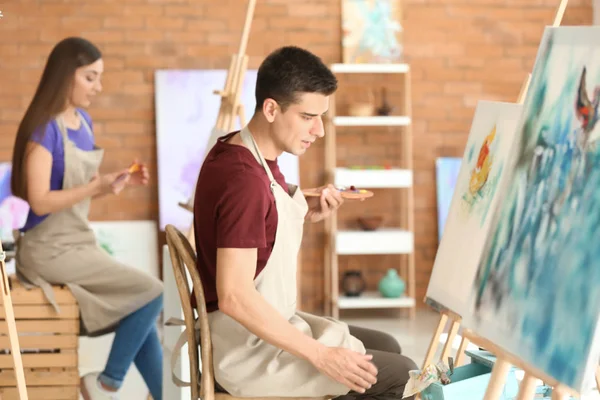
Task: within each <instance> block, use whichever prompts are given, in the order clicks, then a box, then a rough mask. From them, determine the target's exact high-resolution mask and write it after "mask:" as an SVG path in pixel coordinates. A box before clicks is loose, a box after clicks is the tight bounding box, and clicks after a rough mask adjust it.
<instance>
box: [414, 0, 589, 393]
mask: <svg viewBox="0 0 600 400" xmlns="http://www.w3.org/2000/svg"><path fill="white" fill-rule="evenodd" d="M568 3H569V0H561V1H560V4H559V5H558V9H557V10H556V14H555V16H554V21H553V23H552V26H554V27H557V26H560V24H561V23H562V19H563V16H564V15H565V10H566V9H567V4H568ZM530 83H531V74H527V78H525V81H524V82H523V84H522V85H521V89H520V91H519V96H518V97H517V104H523V102H524V101H525V97H526V96H527V91H528V90H529V84H530ZM426 302H427V300H426ZM448 320H450V321H451V325H450V329H449V331H448V337H447V338H446V342H445V343H444V348H443V350H442V354H441V360H444V361H445V360H447V359H448V356H449V355H450V349H451V348H452V342H453V341H454V338H455V337H456V335H457V334H458V330H459V328H460V323H461V317H460V316H459V315H458V314H456V313H453V312H452V311H449V310H442V311H441V312H440V319H439V322H438V325H437V328H436V329H435V331H434V334H433V337H432V338H431V342H430V343H429V347H428V349H427V353H426V354H425V360H424V362H423V368H425V367H427V366H428V365H430V364H431V363H432V362H433V357H434V356H435V353H436V352H437V349H438V345H439V338H440V335H441V334H442V333H443V332H444V329H445V328H446V324H447V322H448ZM468 345H469V339H468V338H466V337H465V335H462V339H461V342H460V346H459V348H458V350H457V353H456V359H455V361H454V364H455V365H456V366H460V365H462V362H463V360H464V352H465V350H466V349H467V346H468ZM482 347H483V346H482ZM599 374H600V369H599ZM596 380H597V383H598V389H599V390H600V375H597V379H596Z"/></svg>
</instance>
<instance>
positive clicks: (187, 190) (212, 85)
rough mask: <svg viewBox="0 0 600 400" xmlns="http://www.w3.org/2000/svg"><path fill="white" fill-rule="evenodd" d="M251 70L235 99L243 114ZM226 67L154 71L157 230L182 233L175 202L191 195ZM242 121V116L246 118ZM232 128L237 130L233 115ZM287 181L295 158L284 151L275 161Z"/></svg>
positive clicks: (250, 100)
mask: <svg viewBox="0 0 600 400" xmlns="http://www.w3.org/2000/svg"><path fill="white" fill-rule="evenodd" d="M256 74H257V70H248V71H247V72H246V76H245V79H244V84H243V87H242V93H241V98H240V101H241V103H242V104H243V105H244V108H245V115H246V119H249V118H250V117H251V116H252V114H253V112H254V108H255V104H256V101H255V97H254V88H255V86H256ZM226 78H227V71H226V70H159V71H157V72H156V75H155V81H156V99H155V102H156V142H157V143H156V147H157V152H158V157H157V161H158V202H159V229H160V230H164V229H165V226H166V225H167V224H173V225H174V226H175V227H177V228H178V229H179V230H181V231H182V232H187V230H188V229H189V227H190V225H191V223H192V218H193V216H192V213H190V212H189V211H187V210H185V209H183V208H182V207H180V206H179V203H180V202H182V203H186V202H187V201H188V200H189V199H190V197H192V196H193V192H194V189H195V187H196V179H197V178H198V173H199V172H200V166H201V164H202V162H203V160H204V156H205V154H206V152H207V151H208V150H209V149H207V143H208V141H209V138H210V136H211V132H212V130H213V128H214V126H215V123H216V121H217V116H218V113H219V108H220V105H221V99H220V97H219V96H217V95H215V94H213V90H221V89H222V88H223V87H224V85H225V79H226ZM246 122H247V121H246ZM234 129H240V126H239V123H238V120H237V119H236V125H235V128H234ZM278 163H279V167H280V169H281V171H282V173H283V174H284V176H285V177H286V180H287V182H288V183H292V184H296V185H297V184H299V182H298V181H299V177H298V175H299V172H298V168H299V167H298V159H297V157H296V156H293V155H291V154H287V153H284V154H283V155H282V156H281V157H280V158H279V160H278Z"/></svg>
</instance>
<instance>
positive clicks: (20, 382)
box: [0, 241, 28, 400]
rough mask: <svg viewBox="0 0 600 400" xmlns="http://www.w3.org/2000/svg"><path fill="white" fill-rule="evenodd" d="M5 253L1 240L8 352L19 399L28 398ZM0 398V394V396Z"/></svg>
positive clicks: (0, 269) (1, 271)
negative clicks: (11, 361) (13, 368)
mask: <svg viewBox="0 0 600 400" xmlns="http://www.w3.org/2000/svg"><path fill="white" fill-rule="evenodd" d="M5 259H6V253H5V252H4V250H3V249H2V241H0V274H1V275H2V305H3V307H4V315H5V317H6V324H7V326H8V338H9V340H10V352H11V353H12V356H13V362H14V365H15V374H16V378H17V389H18V391H19V399H20V400H28V397H27V387H26V384H25V372H24V371H23V360H22V358H21V347H20V346H19V334H18V332H17V324H16V322H15V311H14V309H13V305H12V298H11V296H10V286H9V284H8V275H7V274H6V264H5V263H4V260H5ZM0 398H2V396H0Z"/></svg>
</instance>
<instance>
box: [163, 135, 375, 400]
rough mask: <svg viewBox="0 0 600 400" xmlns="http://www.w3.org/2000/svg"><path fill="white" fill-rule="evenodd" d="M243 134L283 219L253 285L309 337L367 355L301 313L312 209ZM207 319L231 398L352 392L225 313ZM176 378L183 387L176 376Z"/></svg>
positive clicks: (344, 335)
mask: <svg viewBox="0 0 600 400" xmlns="http://www.w3.org/2000/svg"><path fill="white" fill-rule="evenodd" d="M240 134H241V138H242V140H243V142H244V144H245V145H246V147H248V148H249V149H250V151H251V152H252V154H253V155H254V157H255V158H256V159H257V161H258V162H259V163H261V165H262V166H263V167H264V169H265V172H266V173H267V175H268V176H269V179H270V181H271V191H272V192H273V194H274V196H275V204H276V207H277V215H278V223H277V231H276V235H275V245H274V247H273V251H272V253H271V256H270V257H269V260H268V262H267V265H266V266H265V268H264V269H263V270H262V271H261V273H260V274H259V275H258V277H257V278H256V279H255V281H254V282H255V286H256V288H257V290H258V292H259V293H260V294H261V295H262V296H263V297H264V298H265V299H266V300H267V301H268V302H269V304H271V306H273V307H274V308H275V309H276V310H277V311H278V312H279V313H280V314H281V315H283V317H284V318H285V319H287V320H288V321H290V323H291V324H292V325H294V326H295V327H296V328H298V329H299V330H300V331H302V332H304V333H305V334H306V335H309V336H311V337H313V338H315V339H316V340H318V341H319V342H321V343H323V344H325V345H327V346H331V347H345V348H349V349H352V350H355V351H357V352H360V353H362V354H364V353H365V348H364V346H363V344H362V342H361V341H359V340H358V339H357V338H355V337H353V336H351V335H350V332H349V329H348V325H347V324H345V323H343V322H341V321H337V320H334V319H331V318H325V317H319V316H315V315H311V314H307V313H304V312H301V311H298V310H296V296H297V293H296V272H297V259H298V251H299V249H300V245H301V242H302V233H303V229H304V218H305V216H306V212H307V210H308V205H307V203H306V199H305V198H304V195H303V194H302V191H301V190H299V189H298V188H295V191H294V194H293V197H290V195H288V192H287V190H286V189H284V188H282V187H281V186H280V185H279V184H278V183H277V181H276V180H275V178H273V175H272V173H271V170H270V168H269V166H268V165H267V163H266V161H265V160H264V158H263V156H262V154H261V153H260V151H259V150H258V146H257V145H256V142H255V141H254V138H253V137H252V135H251V133H250V132H249V130H248V129H247V127H246V128H244V129H242V131H241V133H240ZM208 320H209V326H210V331H211V338H212V345H213V365H214V372H215V380H216V381H217V382H218V383H219V384H220V385H221V386H222V387H223V388H224V389H225V390H226V391H227V392H228V393H229V394H231V395H234V396H239V397H271V396H282V397H283V396H285V397H291V396H298V397H305V396H328V395H330V396H338V395H343V394H347V393H348V392H349V388H347V387H346V386H344V385H342V384H340V383H337V382H336V381H334V380H332V379H330V378H328V377H327V376H325V375H322V374H321V373H320V372H319V371H318V370H317V369H316V368H315V367H314V366H313V365H312V364H310V363H309V362H307V361H304V360H303V359H300V358H298V357H296V356H294V355H292V354H290V353H288V352H285V351H283V350H281V349H279V348H277V347H275V346H273V345H271V344H269V343H267V342H265V341H263V340H262V339H260V338H258V337H257V336H256V335H254V334H252V333H251V332H249V331H248V330H247V329H246V328H245V327H243V326H242V325H241V324H240V323H238V322H236V321H235V320H234V319H233V318H231V317H229V316H227V315H226V314H224V313H222V312H221V311H218V310H217V311H214V312H211V313H209V314H208ZM183 334H184V335H185V332H184V333H183ZM178 344H179V345H180V344H181V343H178ZM174 353H176V354H177V353H179V349H178V348H175V350H174ZM176 354H174V356H176ZM173 379H174V381H175V383H176V384H180V381H179V380H178V379H177V378H176V377H175V376H174V377H173Z"/></svg>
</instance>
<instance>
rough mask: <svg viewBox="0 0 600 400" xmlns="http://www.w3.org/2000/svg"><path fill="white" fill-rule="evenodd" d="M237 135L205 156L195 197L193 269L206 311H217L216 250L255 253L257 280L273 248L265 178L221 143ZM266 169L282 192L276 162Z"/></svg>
mask: <svg viewBox="0 0 600 400" xmlns="http://www.w3.org/2000/svg"><path fill="white" fill-rule="evenodd" d="M236 133H238V132H233V133H230V134H228V135H226V136H224V137H223V138H221V139H219V140H218V141H217V143H216V144H215V146H214V147H213V148H212V149H211V150H210V152H209V153H208V154H207V156H206V158H205V160H204V164H203V165H202V168H201V170H200V175H199V177H198V183H197V185H196V193H195V197H194V230H195V240H196V251H197V268H198V271H199V273H200V277H201V278H202V285H203V287H204V295H205V296H206V307H207V311H208V312H211V311H214V310H217V309H218V299H217V288H216V277H217V248H227V247H230V248H257V249H258V260H257V263H256V264H257V265H256V274H255V277H256V276H258V274H259V273H260V272H261V271H262V270H263V268H264V267H265V265H266V264H267V260H268V259H269V256H270V255H271V251H272V250H273V244H274V243H275V232H276V230H277V209H276V207H275V198H274V196H273V193H272V192H271V189H270V182H269V177H268V175H267V173H266V171H265V170H264V168H263V166H262V165H261V164H260V163H259V162H258V161H257V160H256V158H254V156H253V155H252V153H251V152H250V150H249V149H247V148H246V147H243V146H240V145H235V144H229V143H226V142H225V141H226V140H229V139H230V138H231V137H232V136H233V135H235V134H236ZM267 164H268V166H269V168H270V169H271V172H272V174H273V177H274V178H275V179H276V180H277V182H278V183H279V184H280V185H281V186H282V187H283V188H284V189H285V190H286V191H287V184H286V182H285V177H284V176H283V174H282V173H281V171H280V170H279V166H278V165H277V160H273V161H271V160H267ZM192 304H193V305H194V306H195V304H196V301H195V298H194V297H193V300H192Z"/></svg>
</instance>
